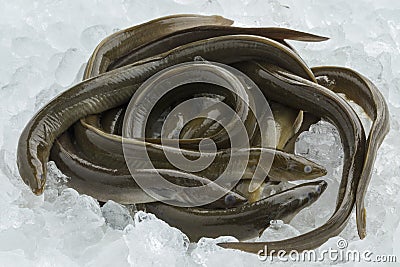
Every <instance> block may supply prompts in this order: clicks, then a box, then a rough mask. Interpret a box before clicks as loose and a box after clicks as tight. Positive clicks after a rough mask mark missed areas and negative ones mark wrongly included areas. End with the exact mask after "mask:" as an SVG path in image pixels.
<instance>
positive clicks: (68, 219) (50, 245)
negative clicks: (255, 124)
mask: <svg viewBox="0 0 400 267" xmlns="http://www.w3.org/2000/svg"><path fill="white" fill-rule="evenodd" d="M150 2H154V3H149V1H147V2H146V3H144V2H143V1H137V0H126V1H123V0H106V1H101V2H99V1H94V0H89V1H83V2H82V1H66V0H60V1H56V2H51V1H41V2H37V1H27V0H16V1H5V2H3V3H2V8H1V10H0V17H1V20H2V22H1V23H0V32H1V34H0V58H1V63H0V97H1V105H0V108H1V112H0V132H1V134H0V188H1V193H0V266H110V265H115V266H159V265H162V266H226V265H228V266H243V265H249V266H257V265H262V266H265V263H263V262H260V261H259V260H258V259H257V257H256V256H255V255H251V254H247V253H243V252H240V251H233V250H224V249H221V248H219V247H218V246H216V243H218V242H221V241H235V239H234V238H232V237H220V238H217V239H209V238H202V239H201V240H200V241H199V242H198V243H197V244H193V243H192V244H189V240H188V239H187V237H186V235H184V234H183V233H182V232H181V231H179V230H178V229H176V228H172V227H170V226H168V225H167V224H166V223H165V222H163V221H161V220H159V219H157V218H155V217H154V216H153V215H151V214H146V213H144V212H139V213H137V214H136V215H135V216H134V218H132V217H131V213H130V212H129V210H127V209H126V208H124V207H122V206H121V205H119V204H117V203H113V202H108V203H106V204H105V205H104V206H103V207H100V206H99V203H98V202H97V201H95V200H94V199H92V198H91V197H88V196H85V195H79V194H78V193H77V192H76V191H75V190H73V189H69V188H66V186H65V185H64V183H65V181H66V179H67V178H66V177H65V176H63V175H62V174H61V173H59V172H58V170H57V169H56V168H55V166H54V164H52V163H50V164H49V170H50V173H49V182H48V185H47V188H46V191H45V193H44V195H43V196H41V197H35V196H33V195H32V194H31V192H30V191H29V190H28V189H27V187H26V186H25V185H24V184H23V183H22V181H21V179H20V178H19V175H18V171H17V169H16V164H15V160H16V159H15V151H16V145H17V140H18V136H19V134H20V132H21V130H22V128H23V126H24V125H25V123H26V122H27V121H28V120H29V119H30V118H31V116H32V115H33V114H34V112H35V111H37V110H38V109H39V108H40V107H41V106H43V105H44V104H45V103H46V102H47V101H49V100H50V99H51V98H52V97H54V96H55V95H56V94H58V93H59V92H61V91H63V90H65V89H66V88H67V87H68V86H70V85H71V84H73V83H75V82H77V81H78V80H79V79H80V78H81V77H82V71H83V67H84V63H85V62H86V61H87V59H88V57H89V55H90V53H91V52H92V51H93V49H94V48H95V46H96V45H97V44H98V42H99V41H100V40H101V39H102V38H104V37H105V36H107V35H109V34H111V33H112V32H114V31H116V30H117V29H122V28H125V27H128V26H131V25H133V24H137V23H141V22H144V21H146V20H150V19H152V18H155V17H159V16H162V15H167V14H173V13H202V14H204V13H205V14H221V15H223V16H226V17H228V18H231V19H234V20H235V21H236V25H239V26H243V25H246V26H264V25H265V26H283V27H291V28H294V29H298V30H304V31H309V32H313V33H317V34H322V35H326V36H329V37H331V39H330V40H329V41H327V42H324V43H309V44H305V43H298V42H297V43H296V42H291V43H292V44H293V45H294V46H295V47H296V49H297V50H298V51H299V52H300V54H301V55H302V56H303V58H304V59H305V60H306V61H307V63H308V64H309V65H311V66H314V65H341V66H348V67H351V68H354V69H356V70H358V71H360V72H361V73H363V74H365V75H366V76H368V77H369V78H370V79H372V80H373V81H374V82H375V83H376V84H377V86H378V87H379V88H380V89H381V90H382V92H383V94H384V96H385V97H386V98H387V100H388V102H389V108H390V112H391V116H392V117H391V119H392V120H391V132H390V134H389V135H388V137H387V138H386V140H385V142H384V143H383V145H382V147H381V150H380V151H379V153H378V158H377V161H376V165H375V169H374V172H373V177H372V180H371V184H370V187H369V191H368V194H367V197H366V208H367V221H368V225H367V226H368V236H367V238H366V239H365V240H362V241H360V240H359V239H358V237H357V233H356V228H355V218H354V217H355V216H354V214H353V217H352V218H351V220H350V222H349V224H348V226H347V227H346V228H345V230H344V231H343V232H342V233H341V235H340V237H336V238H333V239H331V240H329V241H328V242H327V243H326V244H325V245H324V247H334V246H335V244H336V242H337V240H338V239H339V238H344V239H346V240H347V241H348V242H349V248H352V249H355V248H357V249H370V250H372V251H373V252H374V253H375V254H395V255H397V256H398V257H400V250H399V247H398V246H397V245H395V244H397V243H398V241H399V240H400V226H399V220H400V216H399V210H398V208H397V207H399V206H400V196H399V194H398V192H399V190H400V181H399V179H398V177H399V176H400V168H399V162H400V160H399V153H398V149H399V148H400V139H399V138H398V136H399V132H400V125H399V121H400V120H399V119H400V80H399V78H398V76H399V72H400V53H399V51H400V31H399V30H400V16H398V13H399V8H400V4H399V2H397V1H389V0H385V1H379V2H378V1H372V0H367V1H351V2H349V1H335V2H332V1H312V0H306V1H294V0H279V1H278V0H271V1H259V0H246V1H235V2H234V3H235V4H233V2H231V1H228V0H218V1H217V0H212V1H211V0H203V1H194V0H175V1H173V0H166V1H162V2H161V1H155V0H154V1H150ZM357 111H358V112H360V110H357ZM363 123H365V124H367V120H366V119H363ZM296 151H297V153H299V154H302V155H305V156H307V157H309V158H311V159H313V160H315V161H317V162H318V163H320V164H323V165H324V166H326V167H327V168H328V171H329V173H328V175H327V176H326V177H324V179H325V180H327V182H328V183H329V185H328V190H327V191H326V192H325V193H324V194H323V195H322V197H321V199H320V200H319V201H317V203H315V204H314V205H312V206H311V207H309V208H307V209H305V210H303V211H302V212H301V213H300V214H299V215H298V216H296V217H295V218H294V219H293V221H292V222H291V223H290V224H282V223H279V222H274V223H273V226H274V227H271V228H269V229H267V230H266V231H265V232H264V233H263V234H262V235H261V236H260V237H259V238H257V239H255V240H272V239H282V238H286V237H290V236H296V235H299V234H300V233H304V232H306V231H308V230H310V229H312V228H314V227H316V226H318V225H321V224H323V223H324V222H325V221H326V220H327V218H328V217H329V215H330V214H332V211H333V208H334V201H332V199H333V198H335V197H336V190H337V187H338V184H339V182H340V180H339V179H340V173H341V161H342V149H341V146H340V140H339V137H338V134H337V131H336V130H335V129H334V127H333V126H332V125H330V124H329V123H328V122H320V123H318V124H316V125H313V126H312V127H311V129H310V131H309V132H306V133H304V134H302V136H301V137H300V140H299V141H298V143H297V148H296ZM274 190H275V189H274ZM277 190H279V189H277ZM269 193H271V192H269ZM398 260H399V259H398ZM274 264H275V265H280V264H279V263H274ZM303 264H304V265H306V266H308V265H309V264H308V263H303ZM303 264H299V265H303ZM325 264H326V263H323V262H322V263H319V264H315V265H320V266H324V265H325ZM296 265H297V264H296ZM348 265H349V266H352V265H353V263H352V262H349V263H348Z"/></svg>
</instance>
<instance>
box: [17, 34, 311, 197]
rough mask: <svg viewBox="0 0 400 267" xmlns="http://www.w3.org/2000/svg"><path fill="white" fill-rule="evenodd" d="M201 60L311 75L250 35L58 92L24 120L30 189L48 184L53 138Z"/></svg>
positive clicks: (294, 58)
mask: <svg viewBox="0 0 400 267" xmlns="http://www.w3.org/2000/svg"><path fill="white" fill-rule="evenodd" d="M196 56H201V57H203V58H205V59H206V60H209V61H216V62H221V63H225V64H230V63H234V62H240V61H243V60H249V59H260V58H262V59H263V60H265V61H266V62H269V63H271V64H275V65H277V66H279V67H282V68H284V69H287V70H289V71H291V72H293V73H297V74H298V75H299V76H300V77H304V78H308V77H310V76H311V77H312V76H313V74H312V73H311V70H310V69H308V68H305V67H304V66H305V64H304V63H303V61H302V59H301V58H300V57H299V56H298V55H297V54H295V53H294V52H293V51H292V50H290V49H289V48H287V47H285V46H284V45H282V44H280V43H278V42H276V41H273V40H270V39H267V38H262V37H256V36H250V35H235V36H221V37H215V38H210V39H206V40H202V41H198V42H193V43H190V44H187V45H183V46H180V47H177V48H175V49H173V50H170V51H168V52H166V53H164V54H161V55H159V56H156V57H154V58H150V59H147V60H145V61H140V62H138V63H136V64H132V65H128V66H126V67H121V68H119V69H117V70H114V71H110V72H106V73H104V74H100V75H99V76H96V77H94V78H91V79H88V80H85V81H83V82H81V83H79V84H77V85H75V86H73V87H71V88H70V89H69V90H67V91H65V92H63V93H61V94H60V95H58V96H57V97H56V98H54V99H53V100H52V101H50V103H48V104H47V105H45V106H44V107H43V108H41V109H40V110H39V111H38V112H37V113H36V114H35V115H34V117H33V118H32V119H31V120H30V121H29V122H28V124H27V125H26V126H25V128H24V130H23V131H22V134H21V136H20V139H19V143H18V149H17V162H18V169H19V172H20V175H21V177H22V179H23V180H24V181H25V183H26V184H28V185H29V186H30V187H31V189H32V191H33V192H34V193H35V194H37V195H40V194H41V193H42V192H43V188H44V185H45V182H46V164H47V162H48V159H49V153H50V149H51V146H52V144H53V143H54V140H55V139H56V138H57V137H58V136H59V135H60V134H61V133H63V132H64V131H65V130H67V129H68V128H69V127H70V126H71V125H72V124H73V123H74V122H76V121H77V120H78V119H79V118H82V117H85V116H87V115H89V114H95V113H100V112H103V111H105V110H108V109H110V108H114V107H117V106H119V105H121V104H123V103H126V102H127V101H128V100H129V98H130V97H131V96H132V94H133V93H134V92H135V90H136V89H137V88H138V87H139V86H140V84H141V83H142V82H143V81H145V80H146V79H147V78H149V77H150V76H152V75H153V74H155V73H157V72H158V71H160V70H162V69H165V68H167V67H170V66H173V65H176V64H179V63H183V62H188V61H192V60H193V59H194V58H195V57H196Z"/></svg>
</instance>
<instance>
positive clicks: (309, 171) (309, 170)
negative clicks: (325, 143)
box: [304, 165, 312, 173]
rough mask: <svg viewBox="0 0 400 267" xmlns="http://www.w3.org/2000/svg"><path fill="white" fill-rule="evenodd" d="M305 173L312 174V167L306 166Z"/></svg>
mask: <svg viewBox="0 0 400 267" xmlns="http://www.w3.org/2000/svg"><path fill="white" fill-rule="evenodd" d="M304 172H305V173H311V172H312V167H311V166H310V165H306V166H304Z"/></svg>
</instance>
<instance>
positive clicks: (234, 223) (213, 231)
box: [139, 181, 327, 242]
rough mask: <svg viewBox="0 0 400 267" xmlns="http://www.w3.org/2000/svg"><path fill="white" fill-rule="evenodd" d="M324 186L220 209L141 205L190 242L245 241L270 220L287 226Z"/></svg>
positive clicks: (303, 187)
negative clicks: (207, 239) (213, 239)
mask: <svg viewBox="0 0 400 267" xmlns="http://www.w3.org/2000/svg"><path fill="white" fill-rule="evenodd" d="M326 187H327V183H326V182H325V181H314V182H308V183H303V184H301V185H298V186H295V187H293V188H290V189H287V190H285V191H282V192H279V193H277V194H274V195H272V196H270V197H267V198H264V199H261V200H258V201H256V202H254V203H251V204H243V205H239V206H237V207H233V208H229V209H222V210H209V209H205V208H191V209H190V210H188V209H184V208H180V207H175V206H169V205H163V204H162V203H151V205H149V204H146V205H144V206H145V209H146V211H147V212H151V213H154V214H157V217H158V218H160V219H162V220H165V221H167V222H169V224H170V225H171V226H174V227H177V228H178V229H180V230H182V232H184V233H187V234H189V235H190V239H191V241H195V242H197V241H198V240H199V239H200V238H201V237H203V236H206V237H218V236H222V235H230V236H235V237H236V238H238V239H239V240H246V239H249V238H254V237H257V236H259V235H260V234H261V233H262V231H264V229H265V228H267V227H268V226H269V224H270V221H271V220H283V221H285V222H286V223H288V222H289V221H290V220H291V219H292V217H294V215H296V214H297V213H298V212H299V211H300V210H302V209H303V208H305V207H307V206H309V205H311V204H312V203H314V202H315V201H316V200H317V199H318V198H319V196H320V195H321V194H322V193H323V192H324V190H325V188H326ZM139 207H140V206H139ZM177 218H179V219H177Z"/></svg>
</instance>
